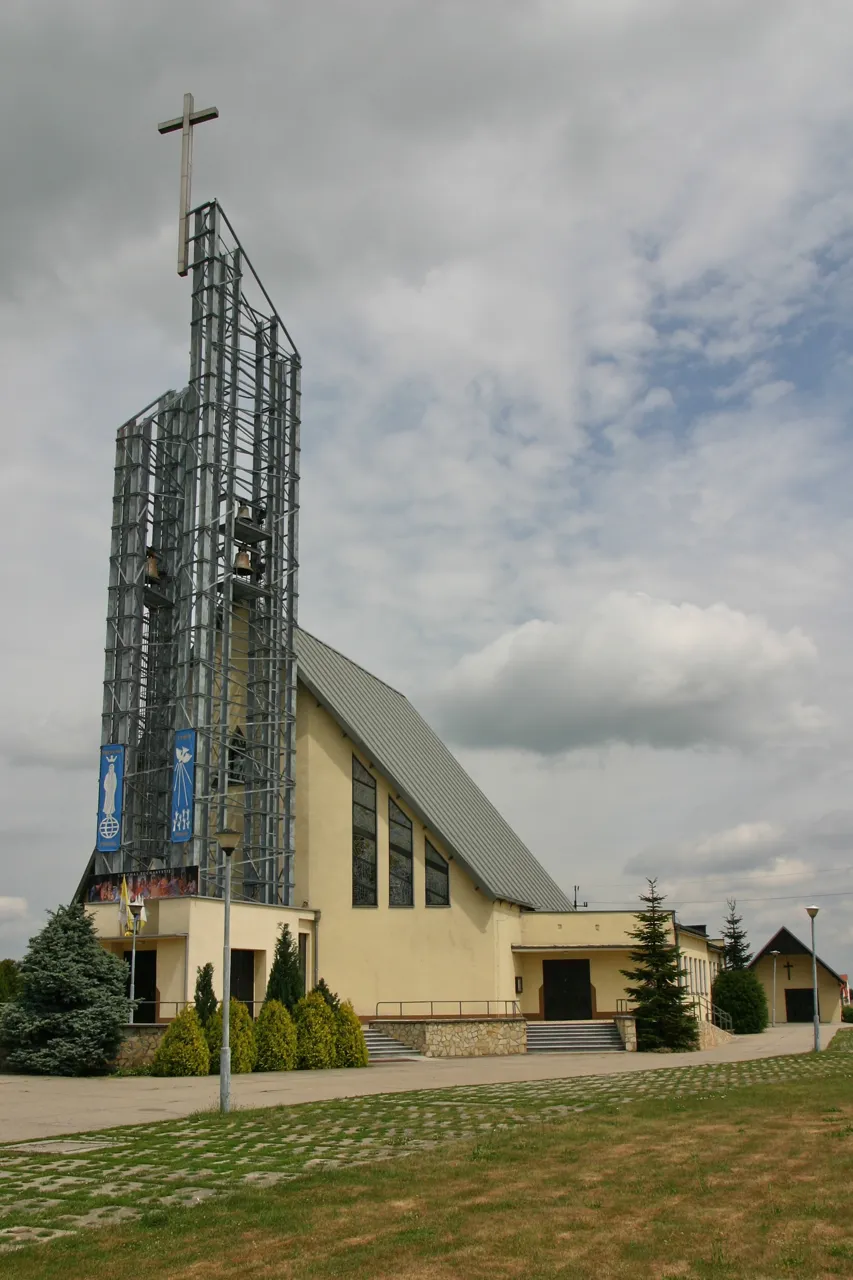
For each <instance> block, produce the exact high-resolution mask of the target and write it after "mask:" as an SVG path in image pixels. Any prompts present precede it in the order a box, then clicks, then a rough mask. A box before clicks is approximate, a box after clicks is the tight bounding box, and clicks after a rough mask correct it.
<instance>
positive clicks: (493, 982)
mask: <svg viewBox="0 0 853 1280" xmlns="http://www.w3.org/2000/svg"><path fill="white" fill-rule="evenodd" d="M353 754H355V755H356V756H357V758H358V759H359V760H360V761H361V763H362V765H364V767H365V768H367V769H369V771H370V772H371V773H372V775H373V776H374V778H376V782H377V788H376V807H377V845H378V848H377V875H378V905H377V906H375V907H354V906H353V905H352V757H353ZM296 759H297V791H296V794H297V803H296V821H297V835H296V867H295V882H296V901H297V902H310V903H311V905H312V907H319V908H320V911H321V921H320V924H319V944H318V945H319V969H320V974H321V976H322V977H324V978H325V979H326V981H327V982H328V983H329V985H330V986H331V987H332V989H333V990H335V991H338V992H339V993H340V995H341V996H344V997H348V998H350V999H351V1000H352V1001H353V1003H354V1005H355V1008H356V1011H357V1012H358V1013H360V1014H365V1015H367V1014H374V1013H375V1011H376V1005H377V1002H379V1001H426V1000H463V1001H473V1000H513V999H514V998H515V990H514V974H515V966H514V964H513V960H512V945H513V943H514V942H516V941H517V940H518V937H519V931H520V918H521V913H520V910H519V908H518V907H515V906H511V905H509V904H495V903H493V902H491V901H490V900H489V899H488V898H487V897H486V895H485V894H484V893H481V892H479V891H478V890H477V889H476V888H475V886H474V884H473V882H472V881H471V879H470V877H469V876H468V875H467V873H466V872H465V871H464V870H463V869H462V867H460V866H459V864H458V863H457V862H455V861H453V860H451V861H450V906H449V907H427V906H426V905H425V901H424V895H425V881H424V838H425V829H424V827H423V826H422V824H421V823H420V822H419V821H418V820H417V818H416V817H415V815H414V814H413V813H411V811H410V810H409V809H408V806H407V805H406V804H405V802H404V800H403V799H402V798H398V797H397V796H396V794H394V793H391V794H392V798H393V799H394V800H395V801H396V803H397V804H399V806H400V808H401V809H402V810H403V811H404V812H405V813H407V814H408V816H409V817H410V818H411V819H412V824H413V840H414V906H412V907H391V906H389V903H388V798H389V784H388V783H387V781H386V780H385V778H383V777H382V776H381V774H380V773H379V771H378V770H377V769H376V768H375V767H373V762H372V761H370V760H368V759H367V758H366V757H365V756H364V755H362V753H361V752H359V751H357V750H355V748H354V746H353V743H352V742H351V741H350V739H349V738H347V737H345V736H344V733H343V731H342V730H341V729H340V727H339V726H338V725H337V724H336V723H335V721H334V720H333V719H332V718H331V716H330V715H329V714H328V713H327V712H326V711H325V710H324V709H323V708H322V707H319V706H318V704H317V702H316V701H315V699H314V698H313V697H312V696H311V695H310V694H309V693H307V692H306V691H305V690H304V689H300V695H299V703H298V719H297V751H296ZM429 838H430V841H431V842H432V844H433V845H434V846H435V848H436V849H438V850H439V852H440V853H442V854H444V855H445V856H448V855H447V850H446V849H445V847H444V846H443V845H442V842H441V840H439V838H438V837H437V836H436V835H435V833H434V832H431V833H430V835H429ZM386 1011H387V1010H384V1009H383V1010H381V1012H386Z"/></svg>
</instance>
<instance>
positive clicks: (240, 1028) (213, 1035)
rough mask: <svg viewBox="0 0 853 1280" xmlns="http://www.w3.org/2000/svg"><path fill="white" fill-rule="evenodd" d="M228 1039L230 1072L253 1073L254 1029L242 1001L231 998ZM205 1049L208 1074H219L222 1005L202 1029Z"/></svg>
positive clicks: (254, 1055) (254, 1052) (255, 1049)
mask: <svg viewBox="0 0 853 1280" xmlns="http://www.w3.org/2000/svg"><path fill="white" fill-rule="evenodd" d="M230 1023H231V1025H230V1028H229V1039H230V1042H231V1071H232V1073H233V1074H234V1075H241V1074H243V1073H244V1072H246V1071H253V1070H254V1067H255V1058H256V1056H257V1052H258V1050H257V1045H256V1044H255V1028H254V1026H253V1024H252V1019H251V1017H250V1016H249V1010H248V1009H247V1008H246V1006H245V1005H244V1004H243V1002H242V1000H235V999H234V997H233V996H232V997H231V1019H230ZM204 1034H205V1038H206V1039H207V1047H208V1049H209V1050H210V1074H211V1075H213V1076H215V1075H218V1074H219V1055H220V1053H221V1051H222V1005H221V1004H220V1005H219V1007H218V1008H217V1010H216V1012H215V1013H213V1014H212V1015H211V1016H210V1018H208V1020H207V1025H206V1026H205V1028H204Z"/></svg>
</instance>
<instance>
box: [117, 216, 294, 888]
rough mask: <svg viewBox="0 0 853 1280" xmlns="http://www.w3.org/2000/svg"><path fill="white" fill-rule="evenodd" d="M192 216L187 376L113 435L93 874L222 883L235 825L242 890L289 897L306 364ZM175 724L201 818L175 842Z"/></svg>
mask: <svg viewBox="0 0 853 1280" xmlns="http://www.w3.org/2000/svg"><path fill="white" fill-rule="evenodd" d="M190 217H191V219H192V227H193V233H192V235H191V237H190V246H191V253H192V318H191V344H190V374H189V382H188V385H187V386H186V388H185V389H184V390H183V391H180V392H174V391H169V392H167V393H166V394H164V395H163V396H161V397H159V399H158V400H156V401H155V402H153V403H152V404H150V405H148V406H147V407H146V408H145V409H143V410H142V411H141V413H139V414H137V415H135V416H134V417H133V418H131V419H130V420H129V421H128V422H126V423H125V424H124V426H122V427H121V428H120V429H119V431H118V436H117V443H116V466H115V487H114V497H113V525H112V545H111V551H110V577H109V601H108V613H107V638H106V664H105V676H104V706H103V721H102V737H101V741H102V743H104V744H108V743H121V744H123V745H124V748H125V764H124V804H123V834H122V843H121V848H120V849H119V850H118V851H117V852H114V853H98V854H96V857H95V866H94V870H95V872H96V873H98V872H101V873H103V872H112V873H115V872H122V871H123V872H127V873H130V872H138V871H149V870H151V869H154V868H158V867H179V866H183V867H186V866H198V868H199V891H200V892H201V893H205V894H209V895H211V894H216V893H218V891H219V890H218V883H219V874H218V872H219V870H220V861H221V854H220V851H219V849H218V847H217V844H216V840H215V835H216V832H217V830H220V829H222V828H223V827H225V826H231V827H237V828H238V829H240V830H241V832H242V842H241V850H240V854H239V859H238V862H237V864H236V865H235V868H234V870H235V881H236V889H237V892H238V893H239V891H240V886H241V883H242V896H243V897H245V898H247V899H249V900H255V901H259V902H267V903H283V904H290V903H291V902H292V899H293V850H294V785H295V748H296V742H295V733H296V660H295V654H294V646H293V632H294V627H295V624H296V612H297V599H298V514H299V432H300V375H301V362H300V358H299V353H298V351H297V349H296V347H295V346H294V344H293V341H292V339H291V338H290V335H289V334H288V332H287V329H286V328H285V326H284V324H283V322H282V320H281V318H280V317H279V315H278V313H277V312H276V310H275V307H274V306H273V304H272V302H271V300H270V298H269V295H268V293H267V292H266V290H265V289H264V286H263V285H262V283H261V281H260V279H259V278H258V276H257V274H256V273H255V271H254V269H253V267H252V265H251V263H250V262H249V259H248V257H247V256H246V253H245V251H244V249H243V248H242V246H241V244H240V242H239V240H238V239H237V236H236V234H235V232H234V229H233V227H232V226H231V224H230V222H229V221H228V219H227V217H226V216H225V213H224V211H223V210H222V208H221V207H220V206H219V204H218V203H217V202H216V201H213V202H210V203H207V204H203V205H201V206H200V207H198V208H197V209H195V210H193V211H192V212H191V214H190ZM182 729H194V730H195V731H196V759H195V811H194V825H193V828H192V834H191V837H190V838H189V839H187V840H186V842H184V843H173V842H172V834H173V833H172V831H171V829H170V799H171V788H172V770H173V768H174V754H175V753H174V742H175V733H176V731H180V730H182ZM241 872H242V875H241Z"/></svg>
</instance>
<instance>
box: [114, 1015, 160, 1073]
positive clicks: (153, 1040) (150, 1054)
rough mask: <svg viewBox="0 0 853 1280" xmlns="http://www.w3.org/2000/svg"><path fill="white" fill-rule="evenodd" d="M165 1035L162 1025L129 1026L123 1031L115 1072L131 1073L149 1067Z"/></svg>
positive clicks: (141, 1024)
mask: <svg viewBox="0 0 853 1280" xmlns="http://www.w3.org/2000/svg"><path fill="white" fill-rule="evenodd" d="M165 1034H166V1027H165V1026H164V1025H163V1024H162V1023H154V1024H150V1023H149V1024H143V1023H140V1024H138V1025H137V1026H129V1027H127V1029H126V1030H125V1033H124V1036H123V1038H122V1042H121V1046H120V1048H119V1051H118V1053H117V1054H116V1059H115V1063H114V1069H115V1070H116V1071H133V1070H136V1069H137V1068H138V1067H150V1066H151V1063H152V1062H153V1061H154V1054H155V1053H156V1052H157V1046H158V1045H159V1043H160V1041H161V1040H162V1039H163V1036H164V1035H165Z"/></svg>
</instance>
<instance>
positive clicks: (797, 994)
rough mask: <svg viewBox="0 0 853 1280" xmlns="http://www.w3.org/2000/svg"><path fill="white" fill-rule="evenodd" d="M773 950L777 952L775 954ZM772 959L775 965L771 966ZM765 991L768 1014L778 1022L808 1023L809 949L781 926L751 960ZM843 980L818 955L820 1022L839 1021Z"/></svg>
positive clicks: (810, 995) (811, 999)
mask: <svg viewBox="0 0 853 1280" xmlns="http://www.w3.org/2000/svg"><path fill="white" fill-rule="evenodd" d="M774 952H775V953H776V954H775V955H774ZM774 961H775V965H774ZM749 967H750V969H752V970H753V972H754V973H755V974H756V975H757V976H758V978H759V979H760V981H761V984H762V986H763V987H764V990H765V992H766V993H767V1008H768V1010H769V1011H770V1014H771V1017H772V1012H773V1007H774V971H775V1008H776V1021H777V1022H811V1021H812V1019H813V1018H814V996H813V987H812V953H811V948H810V947H807V946H806V944H805V943H804V942H801V941H800V939H799V938H797V937H795V936H794V934H793V933H791V931H790V929H785V928H782V929H780V930H779V931H778V933H774V935H773V937H772V938H771V939H770V940H769V942H767V943H765V945H764V946H763V947H762V948H761V950H760V951H758V952H757V953H756V954H755V956H754V957H753V959H752V961H751V962H750V966H749ZM843 985H844V984H843V981H842V977H841V975H840V974H838V973H836V972H835V970H834V969H831V968H830V966H829V965H828V964H827V963H826V961H824V960H821V958H820V956H818V957H817V989H818V1015H819V1017H820V1021H821V1022H840V1021H841V1006H842V987H843Z"/></svg>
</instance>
